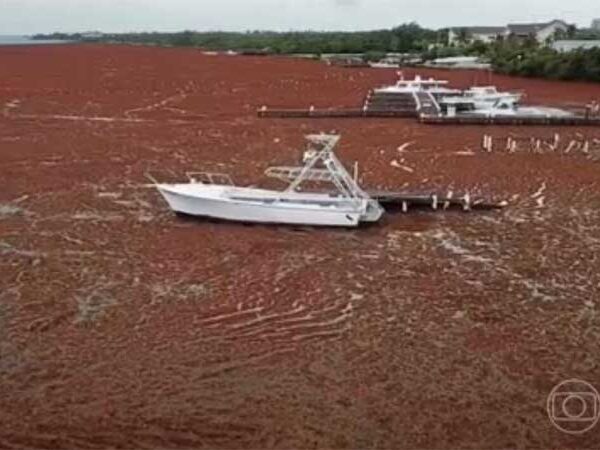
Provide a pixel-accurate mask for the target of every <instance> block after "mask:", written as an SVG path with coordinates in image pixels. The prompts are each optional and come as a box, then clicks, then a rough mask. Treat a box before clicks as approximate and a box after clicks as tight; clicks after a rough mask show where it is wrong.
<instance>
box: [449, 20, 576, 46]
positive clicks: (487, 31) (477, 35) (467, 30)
mask: <svg viewBox="0 0 600 450" xmlns="http://www.w3.org/2000/svg"><path fill="white" fill-rule="evenodd" d="M570 28H571V26H570V25H569V24H567V23H566V22H564V21H562V20H553V21H551V22H543V23H513V24H509V25H507V26H504V27H459V28H450V30H449V31H448V43H449V45H456V44H461V43H473V42H476V41H480V42H485V43H486V44H489V43H491V42H496V41H498V40H502V39H507V38H511V39H521V40H525V39H529V38H534V39H535V40H537V41H538V42H539V43H540V44H542V43H546V42H548V41H549V40H552V38H553V37H554V35H555V33H556V32H557V31H562V32H564V33H567V32H568V31H569V29H570Z"/></svg>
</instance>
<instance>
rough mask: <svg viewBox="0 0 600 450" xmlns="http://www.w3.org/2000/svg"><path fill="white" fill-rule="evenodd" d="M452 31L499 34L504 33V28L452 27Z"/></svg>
mask: <svg viewBox="0 0 600 450" xmlns="http://www.w3.org/2000/svg"><path fill="white" fill-rule="evenodd" d="M452 30H453V31H455V32H456V31H460V30H467V31H468V32H469V33H471V34H501V33H504V32H505V31H506V27H454V28H452Z"/></svg>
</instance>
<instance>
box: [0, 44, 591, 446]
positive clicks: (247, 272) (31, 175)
mask: <svg viewBox="0 0 600 450" xmlns="http://www.w3.org/2000/svg"><path fill="white" fill-rule="evenodd" d="M0 60H1V61H2V64H1V65H0V109H1V110H2V113H1V114H0V186H1V189H0V381H1V386H2V388H1V389H0V423H1V424H2V425H1V426H0V448H78V449H79V448H123V449H125V448H127V449H131V448H173V449H192V448H224V449H231V448H253V449H254V448H256V449H259V448H260V449H264V448H278V449H280V448H374V447H377V448H414V449H431V448H437V449H452V448H473V449H479V448H517V447H518V448H524V447H527V448H540V449H541V448H550V447H557V446H560V447H561V448H594V447H597V446H598V445H599V444H600V437H599V436H600V434H599V433H600V428H595V429H593V430H591V431H589V432H588V433H586V434H583V435H580V436H571V435H569V434H565V433H563V432H561V431H559V430H558V429H557V428H556V427H554V425H553V424H552V422H551V421H550V420H549V417H548V414H547V411H546V406H547V399H548V395H549V394H550V392H551V391H552V389H553V387H554V386H555V385H557V384H558V383H560V382H561V381H563V380H565V379H569V378H580V379H583V380H587V381H588V382H590V383H592V384H594V383H595V385H596V386H597V387H598V388H600V367H599V366H598V362H597V358H596V356H597V351H598V345H599V343H600V316H599V315H598V313H597V309H598V301H599V300H600V296H599V293H600V275H599V271H598V267H599V264H600V261H599V258H600V172H599V168H600V162H597V161H594V160H593V159H591V158H589V157H586V156H585V155H583V154H581V153H576V152H571V153H569V154H558V153H544V154H536V153H532V152H516V153H513V154H511V153H507V152H502V151H497V152H491V153H487V152H482V151H481V150H480V145H481V137H482V135H483V134H484V133H487V134H489V133H492V134H494V133H495V134H497V135H508V134H513V135H518V136H540V137H550V136H552V135H553V133H560V134H561V136H562V137H563V139H566V140H568V139H575V138H578V139H581V138H585V139H588V140H590V141H591V142H593V140H594V139H600V131H598V130H597V129H595V128H586V129H566V128H565V129H560V128H557V129H554V128H553V129H548V128H535V127H533V128H531V127H527V128H518V127H511V128H501V129H497V128H489V127H487V128H485V127H462V128H461V127H453V128H446V127H443V128H436V127H433V126H424V125H420V124H418V123H417V122H416V121H414V120H411V119H393V120H377V119H372V120H360V119H350V120H343V119H335V120H334V119H331V120H324V121H318V120H311V119H298V120H291V121H286V120H263V119H258V118H257V117H256V114H255V111H256V109H257V108H260V107H261V106H262V105H264V104H268V105H270V106H280V107H295V106H307V105H314V106H315V107H344V106H345V107H354V106H357V105H360V104H361V103H362V100H363V97H364V96H365V94H366V92H367V91H368V90H369V89H371V88H373V87H376V86H379V85H382V84H391V83H393V81H394V80H395V78H396V76H395V73H394V71H393V70H389V71H388V70H369V69H342V68H335V67H328V66H326V65H324V64H320V63H318V62H313V61H301V60H293V59H285V58H260V57H231V56H208V55H203V54H202V52H200V51H197V50H179V49H158V48H147V47H126V46H93V45H89V46H88V45H86V46H77V45H70V46H42V47H4V48H0ZM423 74H424V75H426V76H429V75H433V76H436V77H437V78H447V79H449V80H450V81H451V82H452V83H453V84H454V85H457V86H459V87H466V86H467V85H470V84H472V83H473V82H474V81H476V80H475V78H476V77H480V78H482V77H484V76H483V75H477V74H476V73H475V72H439V71H424V72H423ZM406 75H407V76H412V74H406ZM485 77H487V75H486V76H485ZM480 81H483V80H480ZM485 81H486V82H487V81H488V80H487V78H486V80H485ZM493 82H494V83H495V84H497V85H498V86H499V88H502V89H525V90H527V92H528V94H529V96H528V100H530V101H531V102H533V103H548V104H564V103H568V102H580V103H581V102H586V101H588V100H590V99H591V98H594V97H595V98H598V97H600V85H589V84H578V83H561V82H550V81H536V80H524V79H514V78H508V77H494V79H493ZM320 131H324V132H332V131H335V132H338V133H341V134H342V136H343V138H342V141H341V144H340V149H339V150H338V156H339V157H340V159H342V160H343V161H345V162H347V163H348V164H351V163H352V162H354V161H358V162H359V167H360V169H361V179H360V182H361V185H362V186H365V187H367V188H372V189H379V190H409V191H413V192H417V193H429V192H433V191H438V192H444V193H445V192H447V191H453V192H455V193H457V194H456V195H458V194H460V193H464V192H469V193H471V195H472V196H481V197H485V198H489V199H493V200H497V201H502V200H505V201H507V202H508V206H507V207H506V208H505V209H504V210H502V211H494V212H487V213H471V214H463V213H456V212H449V213H446V214H444V213H425V212H418V211H414V212H412V213H409V214H406V215H403V214H389V215H386V216H385V218H384V219H383V220H382V221H381V223H380V224H378V225H376V226H370V227H367V228H360V229H357V230H350V231H346V230H332V229H316V228H286V227H267V226H248V225H242V224H232V223H217V222H211V221H203V220H189V219H182V218H178V217H176V216H174V215H173V214H171V212H170V211H169V209H168V207H167V205H166V204H165V203H164V202H163V201H162V200H161V198H160V196H159V195H158V193H157V192H155V191H154V190H152V189H148V188H146V187H145V183H146V180H145V178H144V174H145V173H146V172H148V171H152V172H158V173H161V172H162V173H167V172H169V171H171V172H174V173H178V174H183V173H184V172H185V171H189V170H202V169H206V170H211V171H217V172H227V173H230V174H231V175H233V176H234V178H235V179H236V180H237V181H238V182H239V183H240V184H256V183H261V182H263V181H264V178H263V177H262V172H263V170H264V169H265V168H267V167H268V166H271V165H290V164H294V163H295V162H296V161H297V160H298V158H299V156H300V155H299V151H298V150H299V148H300V147H301V145H302V144H303V136H304V135H305V134H309V133H315V132H320ZM408 142H411V144H410V145H406V143H408ZM399 149H400V150H399Z"/></svg>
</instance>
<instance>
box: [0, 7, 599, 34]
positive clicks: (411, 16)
mask: <svg viewBox="0 0 600 450" xmlns="http://www.w3.org/2000/svg"><path fill="white" fill-rule="evenodd" d="M595 17H598V18H600V0H570V1H567V2H565V1H564V0H563V1H559V0H0V35H3V34H4V35H10V34H34V33H46V32H53V31H65V32H81V31H92V30H98V31H103V32H125V31H180V30H185V29H189V30H198V31H206V30H227V31H230V30H232V31H237V30H240V31H244V30H257V29H260V30H267V29H268V30H277V31H287V30H306V29H312V30H369V29H381V28H390V27H393V26H395V25H399V24H402V23H405V22H411V21H415V22H418V23H419V24H420V25H422V26H425V27H429V28H443V27H449V26H470V25H504V24H506V23H513V22H538V21H540V22H544V21H550V20H552V19H555V18H562V19H564V20H566V21H568V22H570V23H576V24H577V25H578V26H589V25H590V23H591V21H592V19H593V18H595Z"/></svg>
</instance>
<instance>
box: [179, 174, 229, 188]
mask: <svg viewBox="0 0 600 450" xmlns="http://www.w3.org/2000/svg"><path fill="white" fill-rule="evenodd" d="M185 175H186V176H187V178H188V180H189V181H190V183H192V184H214V185H221V186H235V183H234V182H233V180H232V179H231V177H230V176H229V175H227V174H226V173H214V172H186V174H185Z"/></svg>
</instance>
